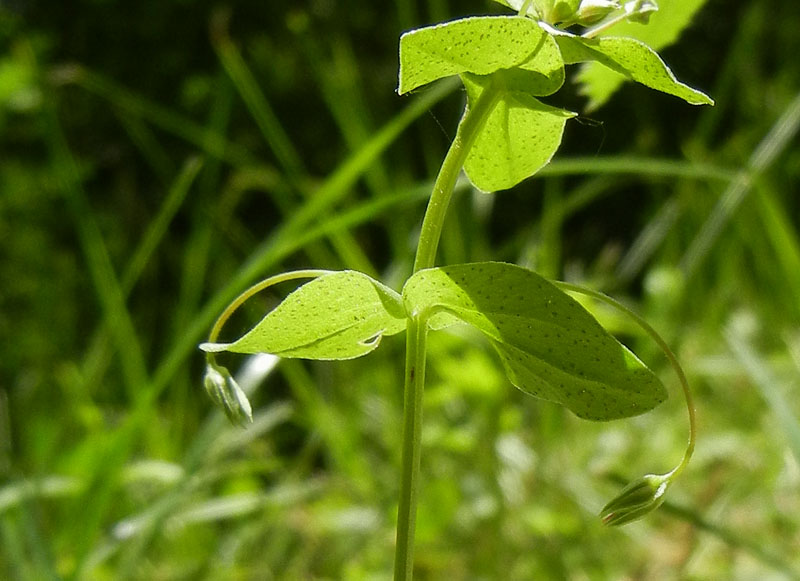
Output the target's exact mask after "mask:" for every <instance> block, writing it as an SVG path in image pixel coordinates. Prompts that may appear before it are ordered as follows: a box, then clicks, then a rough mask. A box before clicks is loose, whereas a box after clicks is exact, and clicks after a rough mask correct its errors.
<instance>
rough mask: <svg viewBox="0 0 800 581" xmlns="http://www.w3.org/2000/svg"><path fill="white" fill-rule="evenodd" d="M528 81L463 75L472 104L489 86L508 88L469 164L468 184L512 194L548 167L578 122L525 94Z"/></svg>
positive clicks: (517, 76) (518, 77)
mask: <svg viewBox="0 0 800 581" xmlns="http://www.w3.org/2000/svg"><path fill="white" fill-rule="evenodd" d="M526 79H527V80H528V81H529V80H530V78H529V77H526V76H524V75H520V74H517V73H513V72H511V73H508V74H503V75H499V76H498V74H496V75H492V76H491V77H477V76H474V75H462V81H463V82H464V85H465V86H466V88H467V95H468V98H469V101H470V102H475V101H477V99H478V98H479V97H480V94H481V93H482V92H483V91H484V89H485V85H486V83H488V82H503V83H506V84H507V90H505V91H504V92H503V93H502V95H501V97H500V99H499V101H498V103H497V105H495V108H494V110H493V111H492V112H491V113H490V114H489V117H488V119H487V120H486V123H485V125H484V126H483V130H482V131H481V133H480V134H479V135H478V137H477V138H476V140H475V143H474V144H473V145H472V148H471V149H470V152H469V154H468V156H467V159H466V162H465V163H464V170H465V171H466V173H467V176H469V179H470V180H471V181H472V183H473V184H475V187H477V188H479V189H481V190H483V191H485V192H494V191H497V190H505V189H508V188H511V187H513V186H515V185H517V184H518V183H519V182H521V181H522V180H524V179H525V178H528V177H530V176H532V175H533V174H535V173H536V172H537V171H539V170H540V169H541V168H542V167H543V166H545V165H547V163H548V162H549V161H550V160H551V159H552V157H553V155H554V154H555V152H556V150H557V149H558V147H559V145H560V144H561V138H562V136H563V134H564V126H565V125H566V122H567V120H568V119H570V118H572V117H574V116H575V114H574V113H572V112H570V111H565V110H563V109H557V108H555V107H550V106H549V105H545V104H543V103H541V102H540V101H538V100H537V99H535V98H533V97H532V96H531V95H530V94H529V93H528V92H525V91H524V88H525V81H526ZM498 80H499V81H498ZM517 89H523V90H517Z"/></svg>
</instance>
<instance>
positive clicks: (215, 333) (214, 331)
mask: <svg viewBox="0 0 800 581" xmlns="http://www.w3.org/2000/svg"><path fill="white" fill-rule="evenodd" d="M330 272H331V271H329V270H315V269H308V270H293V271H291V272H284V273H281V274H276V275H275V276H271V277H269V278H267V279H264V280H262V281H261V282H259V283H256V284H254V285H253V286H251V287H250V288H248V289H247V290H246V291H244V292H243V293H242V294H240V295H239V296H238V297H236V298H235V299H234V300H233V301H232V302H231V304H229V305H228V306H227V307H226V308H225V310H224V311H222V314H221V315H220V316H219V317H217V321H216V322H215V323H214V326H213V327H212V328H211V332H210V333H209V334H208V342H209V343H214V342H215V341H216V340H217V337H219V333H220V331H221V330H222V326H223V325H224V324H225V322H226V321H227V320H228V319H229V318H230V317H231V315H233V313H234V312H235V311H236V309H238V308H239V307H240V306H242V304H243V303H244V302H245V301H247V299H249V298H250V297H252V296H253V295H255V294H256V293H260V292H261V291H262V290H264V289H266V288H269V287H271V286H273V285H276V284H278V283H281V282H286V281H288V280H296V279H298V278H317V277H318V276H322V275H323V274H329V273H330ZM209 355H210V354H209Z"/></svg>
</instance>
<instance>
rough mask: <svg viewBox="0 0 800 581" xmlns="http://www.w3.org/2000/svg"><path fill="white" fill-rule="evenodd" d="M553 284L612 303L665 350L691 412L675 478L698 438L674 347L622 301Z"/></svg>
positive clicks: (690, 399) (688, 391) (686, 384)
mask: <svg viewBox="0 0 800 581" xmlns="http://www.w3.org/2000/svg"><path fill="white" fill-rule="evenodd" d="M553 284H555V285H556V286H557V287H558V288H560V289H562V290H565V291H569V292H574V293H578V294H582V295H586V296H588V297H592V298H594V299H597V300H599V301H602V302H604V303H606V304H607V305H611V306H612V307H614V308H615V309H617V310H620V311H622V312H623V313H625V314H626V315H628V316H629V317H630V318H631V319H633V320H634V321H635V322H636V324H637V325H639V326H640V327H641V328H642V329H644V331H645V332H646V333H647V334H648V335H649V336H650V338H651V339H653V341H655V342H656V344H657V345H658V346H659V347H660V348H661V350H662V351H663V352H664V355H666V356H667V359H668V360H669V362H670V365H672V368H673V369H674V370H675V375H677V376H678V381H680V384H681V388H682V389H683V397H684V399H685V401H686V409H687V411H688V413H689V442H688V444H687V445H686V451H685V452H684V453H683V458H682V459H681V461H680V462H679V463H678V465H677V466H676V467H675V468H673V469H672V470H671V471H670V472H669V476H670V478H675V477H676V476H678V474H680V473H681V472H682V471H683V469H684V468H686V465H687V464H688V463H689V460H690V459H691V457H692V454H693V453H694V447H695V441H696V440H697V417H696V413H695V407H694V397H693V396H692V390H691V389H690V388H689V381H688V380H687V379H686V374H685V373H684V372H683V368H682V367H681V364H680V363H679V362H678V358H677V357H676V356H675V354H674V353H673V352H672V349H670V348H669V345H667V342H666V341H664V339H662V338H661V335H659V334H658V332H657V331H656V330H655V329H653V327H651V326H650V324H649V323H648V322H647V321H645V320H644V319H643V318H642V317H640V316H639V315H637V314H636V313H634V312H633V311H632V310H630V309H629V308H628V307H626V306H625V305H623V304H622V303H620V302H618V301H616V300H614V299H612V298H611V297H609V296H608V295H604V294H603V293H601V292H597V291H595V290H592V289H587V288H583V287H580V286H577V285H574V284H570V283H568V282H560V281H553Z"/></svg>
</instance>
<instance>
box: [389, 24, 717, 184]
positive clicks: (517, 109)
mask: <svg viewBox="0 0 800 581" xmlns="http://www.w3.org/2000/svg"><path fill="white" fill-rule="evenodd" d="M587 61H596V62H598V63H600V64H602V65H604V66H606V67H608V68H609V69H611V70H613V71H615V72H617V73H619V74H621V75H624V76H625V77H627V78H629V79H631V80H634V81H637V82H639V83H642V84H644V85H646V86H648V87H650V88H652V89H656V90H658V91H662V92H665V93H668V94H671V95H674V96H676V97H680V98H681V99H684V100H685V101H687V102H689V103H691V104H713V101H712V100H711V99H710V98H709V97H708V96H707V95H705V94H704V93H701V92H700V91H697V90H695V89H692V88H691V87H688V86H687V85H685V84H683V83H681V82H680V81H678V80H677V79H676V78H675V76H674V75H673V74H672V72H671V71H670V70H669V68H668V67H667V66H666V65H665V64H664V62H663V61H662V60H661V58H660V57H659V56H658V54H656V53H655V52H654V51H653V50H652V49H650V48H649V47H648V46H647V45H645V44H643V43H641V42H639V41H637V40H634V39H631V38H600V39H596V40H595V39H589V38H583V37H580V36H575V35H573V34H570V33H568V32H564V31H560V30H557V29H555V28H553V27H551V26H549V25H546V24H542V23H539V22H537V21H535V20H533V19H531V18H527V17H521V16H481V17H472V18H464V19H461V20H455V21H452V22H447V23H444V24H439V25H436V26H431V27H426V28H420V29H417V30H413V31H410V32H407V33H406V34H404V35H403V36H402V37H401V38H400V79H399V86H398V92H399V93H400V94H403V93H407V92H408V91H411V90H413V89H416V88H418V87H420V86H422V85H425V84H427V83H430V82H432V81H435V80H437V79H440V78H443V77H447V76H451V75H455V74H458V75H460V76H461V79H462V81H463V82H464V85H465V87H466V89H467V95H468V99H469V105H470V107H473V106H474V105H475V104H476V103H477V102H478V100H479V99H481V98H482V97H484V98H486V95H487V93H486V91H487V90H490V91H491V95H492V98H493V106H492V108H491V110H490V112H489V114H488V115H487V118H486V120H485V121H484V126H483V130H482V131H481V132H480V134H479V136H478V138H477V139H476V141H475V143H474V144H473V146H472V148H471V149H470V151H469V154H468V156H467V158H466V161H465V164H464V168H465V170H466V172H467V175H468V176H469V178H470V179H471V181H472V182H473V184H475V186H476V187H478V188H479V189H481V190H484V191H496V190H501V189H507V188H510V187H512V186H514V185H516V184H517V183H519V182H520V181H522V180H523V179H525V178H527V177H529V176H531V175H533V174H535V173H536V172H537V171H538V170H539V169H540V168H541V167H543V166H544V165H546V164H547V163H548V162H549V161H550V159H551V158H552V156H553V155H554V154H555V152H556V150H557V149H558V147H559V145H560V144H561V139H562V135H563V131H564V126H565V123H566V121H567V119H569V118H571V117H574V116H575V113H572V112H570V111H565V110H562V109H557V108H555V107H551V106H549V105H545V104H544V103H542V102H540V101H539V100H538V99H536V98H535V97H543V96H547V95H551V94H553V93H554V92H556V91H557V90H558V89H559V88H561V86H562V85H563V83H564V65H565V64H574V63H580V62H587ZM468 113H469V109H468V110H467V114H468Z"/></svg>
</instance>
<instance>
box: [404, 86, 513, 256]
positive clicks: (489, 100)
mask: <svg viewBox="0 0 800 581" xmlns="http://www.w3.org/2000/svg"><path fill="white" fill-rule="evenodd" d="M500 94H501V93H500V90H499V89H498V88H497V87H495V86H494V85H490V86H489V87H487V88H486V89H485V90H484V91H483V93H481V96H480V98H478V100H477V101H476V102H475V103H474V104H471V103H470V104H467V108H466V110H465V111H464V116H463V117H462V118H461V122H460V123H459V124H458V131H457V132H456V136H455V139H453V143H452V144H451V145H450V149H449V150H448V151H447V155H446V156H445V158H444V162H443V163H442V167H441V169H440V170H439V175H438V176H436V182H435V183H434V184H433V192H432V193H431V198H430V201H429V202H428V208H427V209H426V210H425V218H424V219H423V221H422V230H421V231H420V234H419V244H418V245H417V256H416V258H415V260H414V272H417V271H419V270H422V269H423V268H431V267H432V266H433V265H434V263H435V261H436V250H437V249H438V248H439V238H440V237H441V234H442V226H443V224H444V218H445V215H446V214H447V207H448V206H449V205H450V198H451V197H452V195H453V189H454V188H455V185H456V180H457V179H458V176H459V174H460V173H461V169H462V168H463V167H464V162H465V161H466V159H467V155H468V154H469V150H470V149H471V148H472V144H473V143H474V142H475V139H476V138H477V137H478V134H479V133H480V131H481V129H482V128H483V125H484V123H486V119H487V118H488V117H489V113H491V112H492V110H493V109H494V106H495V105H496V104H497V101H498V99H499V98H500Z"/></svg>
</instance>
